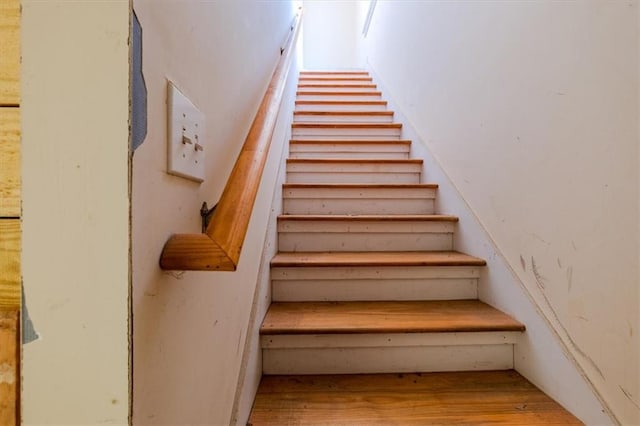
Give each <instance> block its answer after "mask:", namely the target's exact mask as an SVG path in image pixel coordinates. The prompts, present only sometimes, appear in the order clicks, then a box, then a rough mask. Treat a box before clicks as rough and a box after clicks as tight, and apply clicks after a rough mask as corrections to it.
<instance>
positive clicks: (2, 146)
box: [0, 0, 20, 218]
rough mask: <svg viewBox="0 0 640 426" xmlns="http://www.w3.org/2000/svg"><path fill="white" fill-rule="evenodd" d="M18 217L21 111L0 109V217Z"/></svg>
mask: <svg viewBox="0 0 640 426" xmlns="http://www.w3.org/2000/svg"><path fill="white" fill-rule="evenodd" d="M0 1H4V0H0ZM18 216H20V110H19V109H18V108H0V217H5V218H6V217H18Z"/></svg>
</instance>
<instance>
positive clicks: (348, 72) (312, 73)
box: [300, 70, 369, 75]
mask: <svg viewBox="0 0 640 426" xmlns="http://www.w3.org/2000/svg"><path fill="white" fill-rule="evenodd" d="M323 74H327V75H332V74H364V75H369V71H362V70H346V71H300V75H323Z"/></svg>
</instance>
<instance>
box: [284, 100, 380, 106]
mask: <svg viewBox="0 0 640 426" xmlns="http://www.w3.org/2000/svg"><path fill="white" fill-rule="evenodd" d="M295 103H296V105H387V103H388V102H387V101H382V100H377V101H355V100H352V101H317V100H316V101H305V100H296V102H295Z"/></svg>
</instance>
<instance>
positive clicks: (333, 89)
mask: <svg viewBox="0 0 640 426" xmlns="http://www.w3.org/2000/svg"><path fill="white" fill-rule="evenodd" d="M305 84H306V83H305ZM298 91H300V92H328V93H336V92H338V93H343V92H358V93H360V92H362V93H371V92H378V89H377V88H375V87H348V86H346V85H340V86H339V87H336V86H335V85H330V84H322V87H318V86H315V87H300V86H298Z"/></svg>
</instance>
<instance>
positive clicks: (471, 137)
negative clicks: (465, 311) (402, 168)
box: [364, 0, 640, 424]
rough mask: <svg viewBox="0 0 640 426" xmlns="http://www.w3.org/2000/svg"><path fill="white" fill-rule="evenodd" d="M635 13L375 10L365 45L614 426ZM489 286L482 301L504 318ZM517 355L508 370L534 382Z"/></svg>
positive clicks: (628, 269)
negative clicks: (515, 368) (607, 410)
mask: <svg viewBox="0 0 640 426" xmlns="http://www.w3.org/2000/svg"><path fill="white" fill-rule="evenodd" d="M637 14H638V4H637V2H634V1H624V2H618V1H595V0H594V1H579V2H574V1H571V2H553V1H538V2H502V1H490V2H473V1H455V2H394V3H393V4H392V2H388V1H379V2H378V4H377V7H376V11H375V14H374V16H373V20H372V23H371V27H370V29H369V34H368V37H367V38H366V39H365V40H364V43H365V46H366V49H367V52H366V55H367V56H368V62H369V64H370V67H371V68H372V69H373V70H374V71H376V73H377V75H378V76H379V78H380V81H381V82H384V84H385V86H386V87H387V88H388V92H389V93H390V94H391V95H392V96H393V97H394V98H395V99H396V101H397V104H398V106H399V107H400V108H401V109H402V110H403V112H404V114H405V115H406V117H407V118H408V119H409V120H410V122H411V123H413V125H414V127H415V129H416V132H417V133H418V134H419V135H420V136H421V138H422V139H423V140H424V141H425V144H426V146H427V148H428V149H429V151H430V152H431V153H432V155H433V156H434V157H435V159H436V160H437V161H438V162H439V163H440V164H441V165H442V167H443V169H444V170H445V171H446V172H447V173H448V174H449V176H450V178H451V180H452V182H453V184H454V185H455V187H457V188H458V190H459V191H460V192H461V194H462V195H463V197H464V199H465V200H466V201H467V203H468V204H469V206H470V208H471V209H472V211H473V212H474V213H475V215H476V216H477V217H478V219H479V221H480V223H481V224H482V225H483V227H484V228H485V229H486V230H487V232H488V234H489V236H490V238H491V239H492V240H493V241H494V242H495V243H496V245H497V248H498V250H499V252H501V253H502V254H503V255H504V256H505V259H506V261H507V262H508V264H509V265H510V267H511V268H512V269H513V271H514V272H515V273H516V274H517V277H518V278H519V280H520V281H521V282H522V283H523V285H524V288H525V289H526V291H527V293H528V294H529V296H530V297H531V298H532V300H533V301H534V302H535V304H536V305H537V306H538V308H539V309H540V311H541V312H542V313H543V315H544V316H545V318H546V319H547V321H548V322H549V323H550V324H551V326H552V328H553V330H554V331H555V332H556V333H557V334H558V336H559V338H560V339H561V340H562V342H563V345H564V346H565V349H566V351H567V352H568V354H569V356H570V357H572V358H575V360H576V361H577V364H578V365H579V369H580V370H581V371H582V372H583V373H584V374H585V375H586V377H587V379H588V380H589V381H590V382H591V383H592V384H593V386H594V387H595V389H597V391H598V393H599V395H600V396H601V398H602V399H603V400H604V401H605V402H606V404H607V405H608V406H609V407H610V409H611V410H612V412H613V413H614V414H615V416H616V418H617V420H618V421H620V422H621V423H623V424H637V423H639V422H640V410H639V408H638V407H639V404H640V383H639V381H640V369H639V360H640V351H639V346H640V340H639V338H638V333H639V330H638V327H639V323H638V320H639V318H638V300H639V299H638V282H639V278H640V277H639V265H638V263H639V247H638V244H639V242H638V239H637V236H638V226H639V223H638V215H639V210H638V209H639V204H638V194H639V192H638V185H639V179H638V112H639V111H638V18H637ZM398 46H402V48H398ZM494 290H495V289H494V288H492V287H490V286H488V287H485V288H483V290H482V292H481V297H482V298H483V299H484V300H487V301H489V302H490V303H493V304H495V305H497V306H499V307H501V308H503V307H504V308H505V309H506V307H508V301H505V299H504V297H503V296H502V295H501V294H499V293H496V292H495V291H494ZM503 305H504V306H503ZM525 349H526V348H524V349H522V351H520V352H517V353H516V356H517V360H516V365H517V366H518V368H519V369H520V370H521V371H523V372H524V373H525V374H527V375H528V376H532V377H533V376H540V375H541V374H542V373H541V372H540V371H536V369H540V368H542V369H544V368H545V367H544V363H540V362H537V361H539V360H535V359H534V360H532V359H526V358H525V355H526V353H527V350H525ZM528 353H531V352H528ZM556 380H560V379H559V378H558V379H556Z"/></svg>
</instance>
